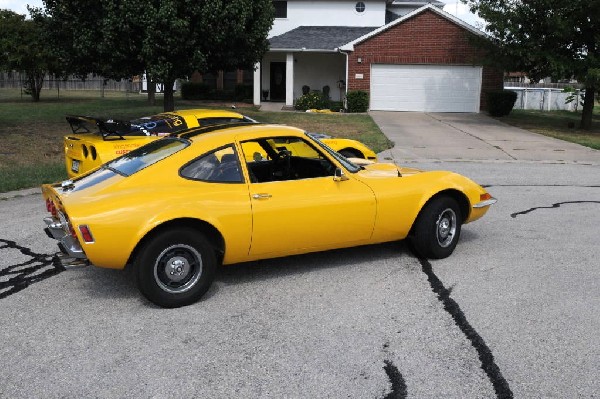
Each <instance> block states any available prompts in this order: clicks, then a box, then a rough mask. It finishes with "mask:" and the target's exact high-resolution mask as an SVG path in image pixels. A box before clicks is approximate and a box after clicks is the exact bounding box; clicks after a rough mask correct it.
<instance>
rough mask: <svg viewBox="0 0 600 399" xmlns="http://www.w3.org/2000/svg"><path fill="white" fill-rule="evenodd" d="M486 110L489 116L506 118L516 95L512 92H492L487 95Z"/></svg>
mask: <svg viewBox="0 0 600 399" xmlns="http://www.w3.org/2000/svg"><path fill="white" fill-rule="evenodd" d="M486 94H487V108H488V112H489V114H490V115H491V116H506V115H508V114H510V111H512V109H513V107H514V105H515V101H517V93H516V92H514V91H512V90H492V91H488V92H487V93H486Z"/></svg>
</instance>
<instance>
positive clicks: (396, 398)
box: [383, 360, 408, 399]
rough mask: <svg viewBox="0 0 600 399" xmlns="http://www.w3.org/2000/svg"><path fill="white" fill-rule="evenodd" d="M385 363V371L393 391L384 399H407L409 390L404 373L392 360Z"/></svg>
mask: <svg viewBox="0 0 600 399" xmlns="http://www.w3.org/2000/svg"><path fill="white" fill-rule="evenodd" d="M384 363H385V366H383V369H384V370H385V373H386V374H387V376H388V378H389V379H390V383H391V384H392V391H391V392H390V393H388V394H387V395H385V396H384V397H383V399H405V398H406V397H407V395H408V389H407V387H406V381H404V377H402V373H401V372H400V370H398V367H396V365H395V364H394V363H393V362H392V361H391V360H384Z"/></svg>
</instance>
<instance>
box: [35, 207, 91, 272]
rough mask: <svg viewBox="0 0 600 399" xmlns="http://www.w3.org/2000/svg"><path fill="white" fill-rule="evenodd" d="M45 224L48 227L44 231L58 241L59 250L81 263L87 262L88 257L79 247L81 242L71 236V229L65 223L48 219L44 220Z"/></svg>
mask: <svg viewBox="0 0 600 399" xmlns="http://www.w3.org/2000/svg"><path fill="white" fill-rule="evenodd" d="M44 223H46V226H47V227H46V228H45V229H44V231H45V232H46V234H47V235H48V237H50V238H54V239H55V240H58V248H59V249H60V251H61V252H62V253H63V254H64V255H65V256H66V257H68V258H73V259H76V260H79V261H81V260H85V262H87V257H86V256H85V252H83V249H82V248H81V245H79V241H77V239H76V238H75V237H73V236H72V235H71V234H69V228H68V226H65V222H62V221H57V220H55V219H53V218H51V217H46V218H44ZM65 267H67V266H65Z"/></svg>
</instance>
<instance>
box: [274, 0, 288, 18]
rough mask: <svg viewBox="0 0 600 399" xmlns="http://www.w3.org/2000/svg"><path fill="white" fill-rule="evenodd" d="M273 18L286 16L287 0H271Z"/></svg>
mask: <svg viewBox="0 0 600 399" xmlns="http://www.w3.org/2000/svg"><path fill="white" fill-rule="evenodd" d="M273 7H275V18H287V1H273Z"/></svg>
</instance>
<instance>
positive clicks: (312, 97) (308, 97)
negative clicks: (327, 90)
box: [294, 91, 329, 111]
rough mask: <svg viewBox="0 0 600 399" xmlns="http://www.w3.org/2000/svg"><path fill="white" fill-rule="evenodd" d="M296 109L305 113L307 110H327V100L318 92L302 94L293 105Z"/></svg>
mask: <svg viewBox="0 0 600 399" xmlns="http://www.w3.org/2000/svg"><path fill="white" fill-rule="evenodd" d="M294 107H295V108H296V109H299V110H302V111H306V110H307V109H313V108H315V109H325V108H329V100H328V99H326V98H325V97H324V96H323V94H321V93H320V92H318V91H313V92H312V93H307V94H304V95H303V96H302V97H300V98H298V99H297V100H296V104H295V105H294Z"/></svg>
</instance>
